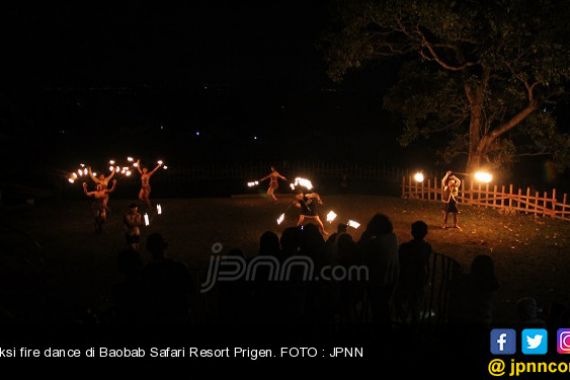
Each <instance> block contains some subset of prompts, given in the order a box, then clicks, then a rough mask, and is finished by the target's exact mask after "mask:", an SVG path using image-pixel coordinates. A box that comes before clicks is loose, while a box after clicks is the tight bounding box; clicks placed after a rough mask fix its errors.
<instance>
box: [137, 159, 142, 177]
mask: <svg viewBox="0 0 570 380" xmlns="http://www.w3.org/2000/svg"><path fill="white" fill-rule="evenodd" d="M135 167H136V168H137V170H138V172H139V174H143V172H142V170H141V160H137V162H136V165H135Z"/></svg>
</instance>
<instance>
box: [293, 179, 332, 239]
mask: <svg viewBox="0 0 570 380" xmlns="http://www.w3.org/2000/svg"><path fill="white" fill-rule="evenodd" d="M322 204H323V201H322V199H321V197H320V196H319V194H317V193H304V192H303V191H301V190H299V191H298V192H297V194H295V200H294V201H293V206H295V207H296V208H298V209H300V214H299V219H298V220H297V226H301V225H302V224H303V223H304V222H305V220H307V219H309V220H314V221H315V222H316V223H317V224H318V226H319V230H320V231H321V233H322V234H323V235H325V236H326V235H328V232H327V231H325V226H324V224H323V221H322V220H321V218H320V217H319V212H318V208H317V205H322Z"/></svg>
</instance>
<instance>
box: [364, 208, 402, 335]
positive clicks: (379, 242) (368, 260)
mask: <svg viewBox="0 0 570 380" xmlns="http://www.w3.org/2000/svg"><path fill="white" fill-rule="evenodd" d="M359 248H360V251H361V253H362V258H363V261H364V263H365V264H366V265H367V266H368V270H369V276H370V277H369V281H368V296H369V300H370V306H371V310H372V319H373V322H374V323H381V324H384V325H387V324H389V323H390V303H391V299H392V295H393V293H394V288H395V286H396V283H397V281H398V273H399V264H398V238H397V237H396V235H395V234H394V232H393V226H392V222H391V221H390V219H389V218H388V217H387V216H386V215H383V214H376V215H374V216H373V217H372V219H371V220H370V222H368V225H367V227H366V231H364V233H363V234H362V237H361V239H360V242H359Z"/></svg>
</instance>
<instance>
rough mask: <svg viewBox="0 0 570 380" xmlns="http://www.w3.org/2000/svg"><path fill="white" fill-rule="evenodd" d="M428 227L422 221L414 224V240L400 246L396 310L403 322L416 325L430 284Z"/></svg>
mask: <svg viewBox="0 0 570 380" xmlns="http://www.w3.org/2000/svg"><path fill="white" fill-rule="evenodd" d="M427 233H428V226H427V224H425V223H424V222H422V221H417V222H414V223H413V224H412V236H413V239H412V240H410V241H409V242H407V243H404V244H402V245H400V253H399V259H400V278H399V281H398V289H397V291H396V310H397V313H398V317H399V318H400V320H401V321H403V322H407V321H408V320H409V319H411V321H412V323H416V322H417V321H418V319H419V317H420V311H421V305H422V302H423V298H424V292H425V288H426V285H427V282H428V273H429V258H430V256H431V245H429V243H427V242H426V241H425V240H424V238H425V237H426V235H427Z"/></svg>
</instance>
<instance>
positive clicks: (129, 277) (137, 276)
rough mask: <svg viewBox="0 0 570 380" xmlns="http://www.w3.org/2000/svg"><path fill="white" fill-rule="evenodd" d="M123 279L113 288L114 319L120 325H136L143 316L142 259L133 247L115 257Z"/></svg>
mask: <svg viewBox="0 0 570 380" xmlns="http://www.w3.org/2000/svg"><path fill="white" fill-rule="evenodd" d="M117 266H118V269H119V272H120V273H121V274H122V275H123V276H124V278H123V280H122V281H121V282H120V283H118V284H117V285H115V287H114V288H113V305H114V311H115V316H116V320H117V322H118V323H119V324H121V325H131V326H133V325H138V324H140V323H141V322H142V317H143V313H144V310H143V298H144V297H145V295H144V294H143V289H142V281H141V273H142V268H143V261H142V258H141V256H140V254H139V253H138V252H137V251H135V250H133V249H126V250H124V251H121V252H120V253H119V255H118V257H117Z"/></svg>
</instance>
